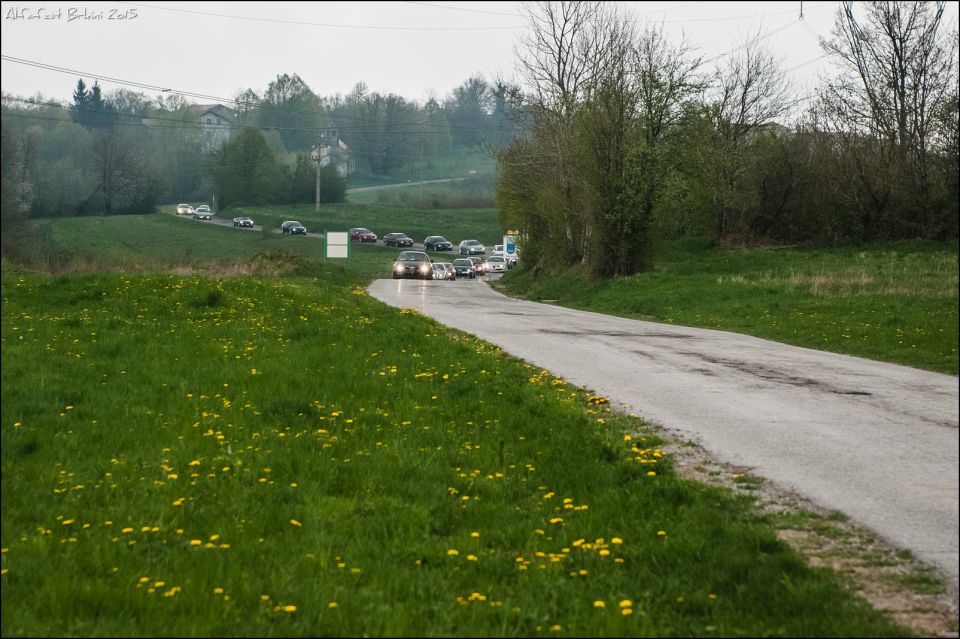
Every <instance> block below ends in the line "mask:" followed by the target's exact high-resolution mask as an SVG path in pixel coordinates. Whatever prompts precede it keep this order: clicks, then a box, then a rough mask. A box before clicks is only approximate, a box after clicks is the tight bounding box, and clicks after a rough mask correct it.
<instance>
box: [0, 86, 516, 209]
mask: <svg viewBox="0 0 960 639" xmlns="http://www.w3.org/2000/svg"><path fill="white" fill-rule="evenodd" d="M508 90H509V89H508V88H507V87H506V85H504V84H502V83H499V84H490V83H488V82H487V81H486V80H484V79H483V78H481V77H479V76H476V77H471V78H469V79H468V80H466V81H465V82H464V83H463V84H462V85H461V86H459V87H457V88H456V89H454V90H453V91H452V92H451V93H450V95H448V96H447V97H446V98H444V99H442V100H441V99H438V98H437V97H430V98H429V99H427V100H426V101H425V102H424V103H422V104H421V103H417V102H413V101H410V100H407V99H405V98H403V97H401V96H398V95H395V94H381V93H377V92H374V91H370V90H369V89H368V87H367V86H366V85H365V84H364V83H358V84H357V85H356V86H355V87H354V88H353V90H352V91H351V92H350V93H349V94H348V95H346V96H342V95H333V96H327V97H321V96H320V95H319V94H317V93H315V92H314V91H313V90H312V89H311V88H310V87H309V86H308V85H307V84H306V83H305V82H304V81H303V80H302V79H301V78H300V77H299V76H298V75H297V74H280V75H278V76H277V77H276V79H275V80H274V81H272V82H270V83H269V85H268V86H267V88H266V89H265V90H263V91H262V92H257V91H255V90H253V89H244V90H242V91H238V92H237V94H236V95H235V96H234V98H233V99H232V100H227V101H225V102H226V104H225V106H227V107H229V108H230V109H231V113H230V115H231V116H232V122H231V123H230V124H228V125H226V126H225V129H226V130H227V131H228V132H229V142H228V143H226V144H223V145H219V144H215V145H211V144H209V141H210V140H209V137H208V136H209V135H210V130H209V128H205V127H204V126H203V125H202V124H201V122H200V118H199V115H198V111H197V109H196V106H197V105H194V104H190V103H188V102H187V100H186V99H185V98H184V97H183V96H182V95H180V94H176V93H167V94H161V95H158V96H156V97H155V98H150V97H148V96H146V95H145V94H143V93H141V92H136V91H130V90H127V89H117V90H114V91H111V92H104V91H103V90H102V89H101V87H100V86H99V84H98V83H96V82H94V84H93V85H92V86H89V87H88V86H87V84H86V83H85V82H84V80H83V79H79V80H78V81H77V83H76V86H75V88H74V91H73V94H72V101H71V102H70V103H69V104H68V105H64V104H60V103H58V102H56V101H52V100H45V99H43V98H42V96H40V97H37V98H35V99H24V98H20V97H17V96H10V95H4V96H3V100H2V105H0V108H2V115H3V155H2V176H3V207H2V210H3V219H4V225H5V226H8V225H9V224H8V223H13V222H14V221H16V220H21V219H29V218H33V217H49V216H70V215H90V214H107V215H109V214H124V213H143V212H149V211H152V210H153V208H154V206H155V205H156V203H157V202H178V201H208V202H209V201H210V199H211V196H215V197H216V200H217V205H218V206H219V207H224V206H231V205H235V204H278V203H295V202H304V203H309V202H313V201H314V197H315V185H316V166H315V164H314V162H313V160H311V158H310V152H311V150H312V149H313V147H314V146H316V145H317V144H318V142H319V141H320V137H321V135H322V134H325V133H329V132H330V131H332V132H333V134H334V135H335V136H336V138H337V140H342V141H343V142H344V143H345V144H346V145H347V147H348V152H349V157H351V158H352V159H353V162H352V168H355V169H356V171H357V172H358V173H360V174H365V175H370V176H375V177H383V176H390V175H391V174H394V173H397V172H400V171H402V170H404V169H407V170H409V169H410V167H412V166H414V165H420V166H422V165H429V164H430V163H432V162H433V161H435V160H438V159H442V158H449V157H457V156H460V155H463V154H467V153H476V152H478V151H479V150H480V149H482V148H488V147H490V146H493V145H498V144H501V143H503V141H504V140H506V139H509V138H511V137H512V136H513V135H515V123H514V121H513V120H511V119H510V118H509V117H508V116H509V114H508V112H507V110H508V109H509V108H510V102H509V100H508V99H507V98H506V92H507V91H508ZM337 140H334V144H336V143H337ZM326 142H327V143H330V140H329V139H327V140H326ZM320 181H321V200H323V201H338V200H342V199H343V197H344V192H345V183H344V181H343V179H342V178H341V177H340V175H338V174H337V172H336V170H335V169H333V168H332V167H331V168H327V167H324V168H323V169H322V170H321V180H320Z"/></svg>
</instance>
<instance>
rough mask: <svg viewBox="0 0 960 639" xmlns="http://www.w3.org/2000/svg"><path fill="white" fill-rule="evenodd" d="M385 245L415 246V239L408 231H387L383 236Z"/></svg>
mask: <svg viewBox="0 0 960 639" xmlns="http://www.w3.org/2000/svg"><path fill="white" fill-rule="evenodd" d="M383 245H384V246H398V247H399V246H413V240H412V239H410V238H409V237H407V234H406V233H387V234H386V235H384V236H383Z"/></svg>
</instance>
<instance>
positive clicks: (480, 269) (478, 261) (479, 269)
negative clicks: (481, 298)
mask: <svg viewBox="0 0 960 639" xmlns="http://www.w3.org/2000/svg"><path fill="white" fill-rule="evenodd" d="M467 259H468V260H470V261H471V262H473V272H474V273H476V274H477V275H485V274H486V273H487V269H486V267H485V266H484V264H483V258H482V257H469V258H467Z"/></svg>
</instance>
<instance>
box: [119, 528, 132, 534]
mask: <svg viewBox="0 0 960 639" xmlns="http://www.w3.org/2000/svg"><path fill="white" fill-rule="evenodd" d="M120 532H122V533H132V532H133V528H124V529H123V530H121V531H120Z"/></svg>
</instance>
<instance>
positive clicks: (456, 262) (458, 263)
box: [453, 260, 473, 266]
mask: <svg viewBox="0 0 960 639" xmlns="http://www.w3.org/2000/svg"><path fill="white" fill-rule="evenodd" d="M453 265H454V266H473V262H471V261H470V260H454V261H453Z"/></svg>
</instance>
